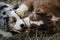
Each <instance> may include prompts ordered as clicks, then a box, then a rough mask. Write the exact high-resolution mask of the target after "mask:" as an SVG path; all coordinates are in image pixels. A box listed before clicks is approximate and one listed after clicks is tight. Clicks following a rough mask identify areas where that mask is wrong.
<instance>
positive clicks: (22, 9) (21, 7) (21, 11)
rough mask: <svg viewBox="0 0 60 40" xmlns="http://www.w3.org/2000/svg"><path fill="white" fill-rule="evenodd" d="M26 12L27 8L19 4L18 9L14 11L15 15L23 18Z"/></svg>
mask: <svg viewBox="0 0 60 40" xmlns="http://www.w3.org/2000/svg"><path fill="white" fill-rule="evenodd" d="M27 11H28V7H27V6H26V5H25V4H21V5H20V6H19V8H18V9H17V10H16V12H17V14H18V15H20V16H23V15H24V13H25V12H27Z"/></svg>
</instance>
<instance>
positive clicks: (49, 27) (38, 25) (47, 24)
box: [24, 6, 57, 34]
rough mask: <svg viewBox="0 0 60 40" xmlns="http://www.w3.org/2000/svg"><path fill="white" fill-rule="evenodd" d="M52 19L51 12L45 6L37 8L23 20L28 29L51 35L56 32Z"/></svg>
mask: <svg viewBox="0 0 60 40" xmlns="http://www.w3.org/2000/svg"><path fill="white" fill-rule="evenodd" d="M52 19H53V14H52V12H51V11H50V10H49V9H47V8H46V7H45V6H39V7H37V9H36V10H34V11H33V13H31V14H30V15H29V16H28V17H27V18H24V22H25V23H26V26H27V27H28V28H31V29H35V30H39V31H47V33H50V34H52V33H55V32H56V30H57V28H56V23H55V21H54V20H52Z"/></svg>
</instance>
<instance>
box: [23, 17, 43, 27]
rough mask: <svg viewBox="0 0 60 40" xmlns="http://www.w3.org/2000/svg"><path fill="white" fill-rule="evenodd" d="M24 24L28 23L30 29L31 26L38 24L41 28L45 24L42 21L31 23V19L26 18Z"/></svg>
mask: <svg viewBox="0 0 60 40" xmlns="http://www.w3.org/2000/svg"><path fill="white" fill-rule="evenodd" d="M24 22H25V23H26V25H27V27H30V24H36V25H38V26H40V25H41V24H44V23H43V21H42V20H40V21H31V20H30V19H29V17H27V18H24Z"/></svg>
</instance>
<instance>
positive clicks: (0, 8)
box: [0, 5, 8, 10]
mask: <svg viewBox="0 0 60 40" xmlns="http://www.w3.org/2000/svg"><path fill="white" fill-rule="evenodd" d="M6 7H8V6H7V5H3V6H1V7H0V10H2V9H3V8H6Z"/></svg>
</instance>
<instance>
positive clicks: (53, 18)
mask: <svg viewBox="0 0 60 40" xmlns="http://www.w3.org/2000/svg"><path fill="white" fill-rule="evenodd" d="M59 19H60V18H59V17H56V16H54V15H53V17H52V20H53V21H58V20H59Z"/></svg>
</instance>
